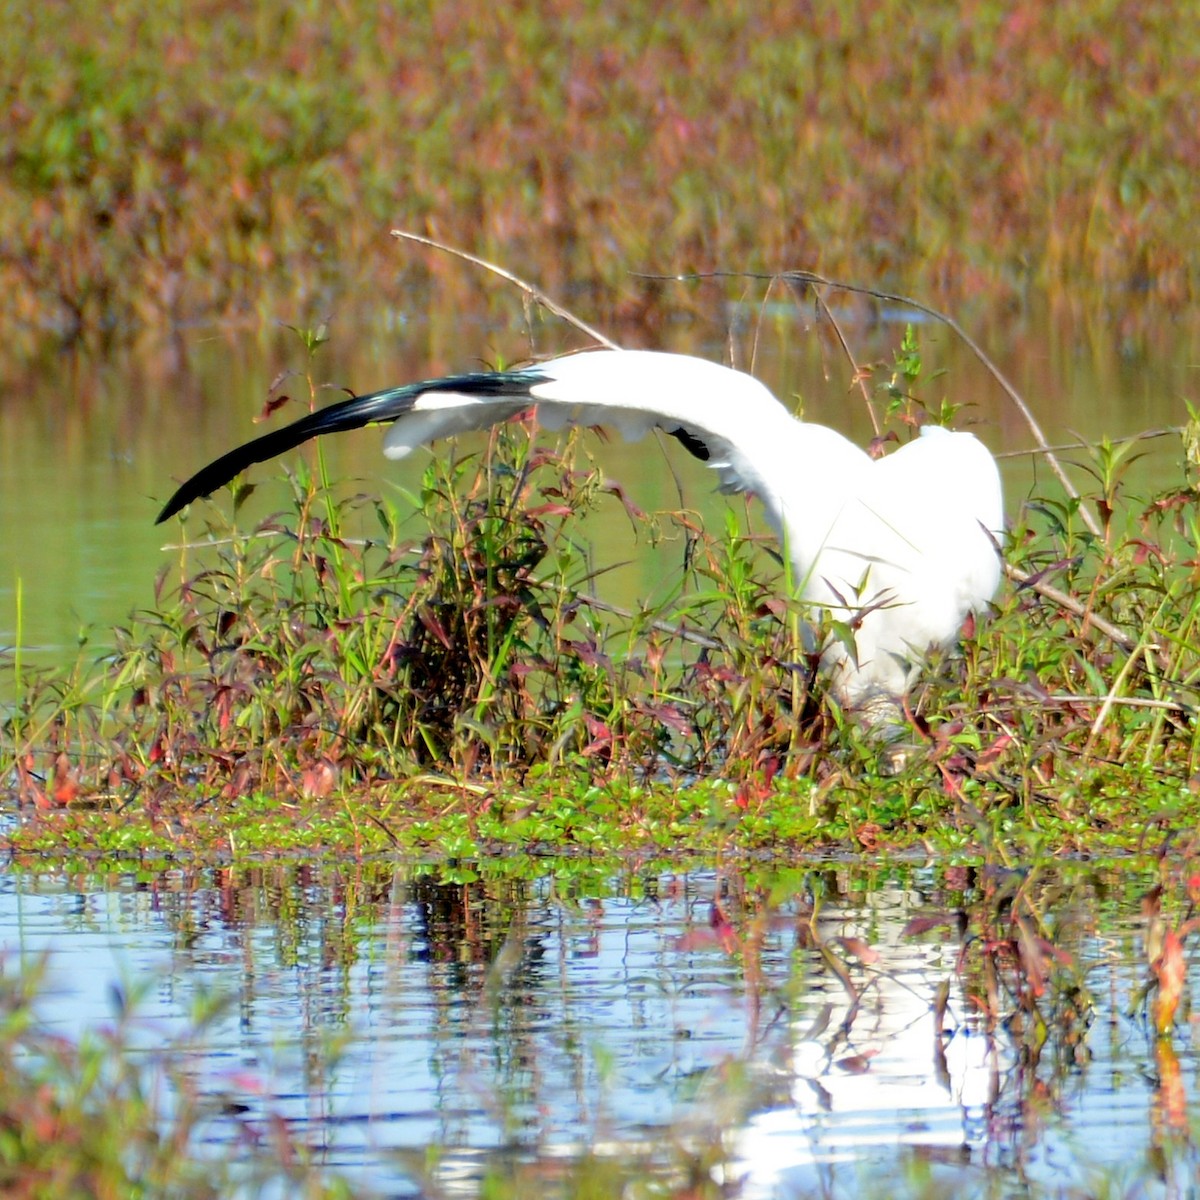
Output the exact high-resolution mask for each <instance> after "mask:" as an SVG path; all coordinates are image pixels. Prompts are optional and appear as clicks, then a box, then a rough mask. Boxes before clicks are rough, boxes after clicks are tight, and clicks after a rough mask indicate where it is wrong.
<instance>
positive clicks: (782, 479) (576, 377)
mask: <svg viewBox="0 0 1200 1200" xmlns="http://www.w3.org/2000/svg"><path fill="white" fill-rule="evenodd" d="M529 373H530V374H532V375H534V376H536V377H538V379H539V381H537V382H534V383H533V384H532V385H531V386H530V387H529V396H530V398H531V399H532V400H533V401H535V402H536V406H537V417H538V421H539V423H540V424H541V425H543V426H544V427H546V428H548V429H552V430H559V429H564V428H567V427H569V426H573V425H605V426H610V427H613V428H615V429H617V430H618V431H619V432H620V433H621V434H622V435H623V436H624V437H626V438H628V439H630V440H635V439H637V438H640V437H642V436H644V435H645V434H646V433H647V432H648V431H649V430H650V429H652V428H654V427H655V426H657V427H658V428H660V429H664V430H666V431H667V432H668V433H671V432H675V431H676V430H680V429H681V430H683V431H685V433H686V434H687V435H688V436H690V437H692V438H695V439H697V440H698V441H700V442H703V443H704V445H705V446H706V447H707V449H708V452H709V460H708V465H709V466H711V467H712V468H714V469H715V470H716V471H717V473H718V476H719V478H720V481H721V487H722V488H723V489H724V490H727V491H745V492H753V493H754V494H755V495H757V496H758V498H759V499H760V500H761V501H762V504H763V507H764V508H765V510H766V513H767V517H768V520H769V521H770V523H771V526H772V528H773V529H774V530H775V532H776V534H777V535H778V536H779V538H780V539H781V541H782V543H783V545H784V547H785V550H786V553H787V557H788V559H789V560H790V564H791V568H792V581H793V586H794V587H795V590H796V593H797V595H798V596H799V598H801V599H802V600H806V601H809V602H811V603H812V605H813V625H814V627H815V626H816V625H817V624H818V623H819V621H820V619H821V617H822V616H823V614H828V615H829V616H830V617H832V618H834V619H835V620H837V621H841V622H846V623H848V624H850V625H851V626H852V627H853V630H854V636H853V642H854V645H853V652H851V649H850V648H848V647H847V646H846V644H845V642H844V641H843V640H841V639H838V638H833V639H830V640H828V641H827V643H826V645H825V647H824V649H823V653H822V663H823V666H824V667H825V669H826V670H827V671H828V672H829V674H830V678H831V681H832V685H833V688H834V691H835V692H836V693H837V695H838V696H839V698H840V699H841V701H842V702H843V703H844V704H846V705H847V706H849V707H851V708H871V707H872V706H875V705H877V704H878V703H879V702H880V701H884V702H889V703H894V702H895V701H896V700H897V699H898V698H899V697H900V696H902V695H903V693H904V692H905V691H906V690H907V688H908V687H909V686H910V685H911V683H912V681H913V678H914V676H915V674H916V672H917V671H918V669H919V667H920V664H921V661H922V658H923V656H924V655H925V653H926V651H927V650H928V649H929V647H930V646H945V645H948V644H949V643H951V642H952V641H953V640H954V639H955V638H956V636H957V635H958V631H959V628H960V627H961V625H962V623H963V620H964V619H965V618H966V616H967V614H968V613H969V612H971V611H973V610H978V609H981V608H982V607H983V606H984V605H986V603H987V602H988V600H989V599H990V598H991V597H992V595H993V594H994V592H995V590H996V588H997V586H998V584H999V581H1000V556H999V550H998V543H999V540H1000V538H1001V537H1002V534H1003V508H1002V500H1001V490H1000V478H999V474H998V472H997V470H996V464H995V460H994V459H993V458H992V456H991V455H990V454H989V453H988V451H987V450H986V449H985V448H984V446H983V445H982V444H981V443H980V442H979V441H978V440H977V439H976V438H974V437H973V436H972V435H971V434H967V433H951V432H949V431H947V430H941V429H929V430H926V431H925V434H924V436H922V437H920V438H918V439H916V440H915V441H913V442H911V443H909V444H908V445H905V446H903V447H902V448H901V449H899V450H897V451H895V452H894V453H893V454H890V455H887V456H886V457H884V458H881V459H879V460H877V461H876V460H872V459H870V458H869V457H868V456H867V455H866V454H865V453H864V452H863V451H862V450H861V449H859V448H858V447H857V446H855V445H854V444H853V443H851V442H850V441H848V440H847V439H846V438H844V437H843V436H842V435H841V434H839V433H837V432H835V431H834V430H832V429H829V428H826V427H825V426H822V425H814V424H809V423H806V422H802V421H797V420H796V419H795V418H794V417H792V416H791V415H790V414H789V413H788V412H787V411H786V409H784V407H783V406H782V405H781V404H780V403H779V402H778V401H777V400H776V399H775V397H774V396H773V395H772V394H771V393H770V392H769V391H768V389H767V388H766V387H764V386H763V385H762V384H761V383H759V382H758V380H756V379H754V378H753V377H752V376H750V375H746V374H744V373H742V372H740V371H734V370H731V369H729V368H727V367H723V366H720V365H718V364H716V363H712V362H708V361H706V360H704V359H698V358H692V357H689V356H685V355H678V354H666V353H661V352H657V351H649V350H624V351H619V350H596V351H589V352H587V353H583V354H576V355H572V356H569V357H565V358H558V359H554V360H552V361H551V362H547V363H544V364H542V365H541V366H539V367H537V368H532V369H530V372H529ZM528 407H529V403H528V401H525V400H523V399H521V398H516V399H514V398H513V397H512V396H508V395H506V396H479V395H472V394H461V395H460V394H457V393H453V392H426V393H423V394H421V395H420V396H418V397H417V399H416V400H415V401H414V403H413V404H412V407H411V410H410V411H409V412H407V413H405V414H403V415H402V416H400V417H399V418H398V419H397V420H396V422H395V424H393V425H392V427H391V429H390V430H389V432H388V434H387V437H386V439H385V442H384V449H385V453H386V454H387V455H388V456H389V457H391V458H401V457H403V456H404V455H406V454H408V453H409V452H410V451H411V450H412V449H413V448H415V447H416V446H418V445H423V444H427V443H428V442H430V441H433V440H434V439H436V438H440V437H446V436H448V435H449V434H453V433H459V432H463V431H465V430H468V429H481V428H485V427H487V426H489V425H492V424H494V423H495V422H497V421H501V420H505V419H507V418H509V417H511V416H513V415H515V414H516V413H518V412H521V411H522V410H524V409H527V408H528Z"/></svg>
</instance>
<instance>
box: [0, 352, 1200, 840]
mask: <svg viewBox="0 0 1200 1200" xmlns="http://www.w3.org/2000/svg"><path fill="white" fill-rule="evenodd" d="M314 349H315V347H314V345H312V344H309V343H306V344H305V346H304V355H305V367H304V369H305V370H306V371H307V373H308V380H309V384H310V387H312V388H313V390H314V394H315V388H316V378H317V376H316V374H315V372H316V370H317V369H318V368H317V366H316V365H315V364H314V359H313V357H312V355H313V351H314ZM896 368H897V369H896V371H895V372H894V373H893V375H892V378H890V379H888V378H886V377H883V376H881V378H882V382H881V383H880V385H879V386H880V388H881V391H882V393H883V395H884V398H885V399H886V398H887V397H892V398H893V399H895V398H896V396H897V395H901V394H902V403H901V404H900V405H899V406H898V407H894V408H893V411H892V414H891V415H892V417H893V419H896V420H897V421H899V422H903V421H905V420H906V419H908V417H909V416H910V415H911V414H910V411H909V410H910V409H911V408H912V407H913V406H914V405H917V404H919V400H918V399H917V398H916V397H914V396H913V394H912V389H913V388H914V387H915V386H916V385H917V383H918V381H919V378H920V374H921V372H920V363H919V346H917V345H916V344H915V343H914V342H913V341H912V339H911V337H906V339H905V342H904V344H903V346H902V347H901V350H900V353H899V356H898V358H897V363H896ZM898 381H899V382H900V383H901V384H902V385H903V386H902V387H898ZM938 386H939V387H941V386H942V384H940V383H939V385H938ZM1193 445H1194V431H1190V430H1189V431H1185V435H1184V441H1183V446H1182V452H1181V456H1180V457H1181V463H1182V466H1181V469H1180V472H1179V475H1178V478H1176V479H1174V480H1171V479H1167V480H1160V481H1159V483H1160V491H1159V492H1158V493H1157V494H1154V495H1148V496H1136V495H1132V494H1129V493H1128V491H1127V474H1126V470H1127V467H1128V465H1129V462H1130V460H1131V459H1130V455H1129V453H1128V452H1125V451H1120V452H1119V451H1118V450H1117V449H1116V448H1114V447H1112V446H1109V445H1107V444H1101V445H1100V446H1098V447H1096V448H1095V450H1094V451H1093V452H1092V457H1091V464H1092V467H1091V475H1092V476H1093V478H1094V494H1093V495H1090V496H1087V497H1070V496H1066V495H1064V494H1062V493H1058V494H1053V493H1051V494H1048V495H1047V496H1045V497H1044V498H1042V499H1037V500H1034V501H1032V502H1030V503H1028V504H1027V505H1026V506H1025V509H1024V510H1023V511H1022V512H1020V513H1018V514H1016V517H1015V524H1014V527H1013V530H1012V535H1011V545H1010V547H1009V550H1008V556H1007V557H1008V560H1009V562H1010V564H1011V565H1012V566H1013V567H1014V568H1015V570H1016V571H1017V572H1018V576H1019V577H1020V578H1022V579H1024V580H1026V581H1030V582H1027V583H1022V584H1020V585H1010V586H1007V587H1006V588H1005V589H1004V590H1002V592H1001V594H1000V595H999V596H998V597H997V600H996V603H995V606H994V611H993V612H992V614H991V615H990V616H989V617H988V618H987V619H985V620H983V621H982V622H981V623H980V626H979V628H978V630H977V635H976V636H975V637H973V638H969V639H967V641H966V642H965V647H964V653H963V654H962V655H961V656H955V655H948V656H944V658H943V660H942V661H940V662H935V663H933V664H931V666H930V669H929V670H928V671H927V672H926V673H925V676H924V679H923V682H922V684H921V685H920V686H919V687H918V688H917V689H915V690H914V692H913V693H912V695H911V696H910V701H911V704H912V710H913V733H912V737H913V740H914V743H915V744H914V749H913V751H912V753H911V754H910V755H909V758H908V762H907V765H906V766H905V768H904V770H903V771H901V772H900V773H899V774H890V773H888V772H887V771H886V770H885V769H884V766H885V764H884V762H883V761H882V760H881V756H880V753H879V747H878V746H877V745H876V744H875V743H873V742H872V741H871V739H870V738H869V737H867V736H866V735H865V734H864V732H863V731H862V729H861V728H860V727H859V726H858V725H857V724H856V723H855V722H853V721H848V720H846V719H845V718H844V716H843V714H842V713H840V712H839V711H838V709H837V706H836V705H835V704H834V703H833V702H832V700H831V699H830V698H829V697H828V696H826V695H825V694H824V692H823V690H822V687H821V683H820V680H819V678H817V676H816V672H815V664H814V662H813V661H812V659H811V657H810V656H807V655H806V654H805V652H804V650H803V649H802V647H801V644H800V639H799V635H798V629H799V618H800V617H801V616H802V614H801V613H799V612H798V611H797V607H796V605H795V604H792V603H789V602H788V601H787V599H786V598H785V595H784V592H785V589H784V585H783V580H782V578H781V572H780V569H779V568H778V566H777V565H776V563H775V562H774V560H773V559H772V558H771V557H770V556H769V555H768V554H767V553H766V549H767V548H766V547H764V546H762V545H760V544H759V543H758V541H757V540H756V539H754V538H753V537H751V536H749V535H747V534H746V533H745V531H744V530H743V528H742V526H741V524H740V522H739V521H738V520H736V519H734V517H733V515H732V511H731V513H730V519H729V520H728V521H727V522H726V524H725V526H724V527H723V528H721V529H718V530H716V531H714V532H713V533H711V534H707V535H705V534H701V533H699V532H698V531H696V530H695V529H694V528H693V527H692V521H691V517H690V516H689V514H686V513H659V514H648V515H647V514H641V513H639V512H637V511H636V510H633V509H631V508H629V507H628V505H624V508H623V510H620V509H618V511H623V515H622V519H627V520H632V521H634V522H635V524H637V525H638V526H639V527H640V528H641V529H642V532H643V535H644V537H645V539H646V540H647V541H648V542H650V543H653V541H654V539H655V538H656V537H658V536H660V535H661V533H662V531H663V529H664V528H665V527H666V526H667V525H669V524H672V523H673V524H675V525H676V526H679V527H680V529H681V530H682V532H684V533H685V534H686V535H687V536H688V537H689V538H691V539H692V545H693V552H692V553H691V555H690V556H689V559H688V565H687V566H686V568H682V569H680V571H679V574H678V577H677V578H674V579H672V580H669V581H667V582H666V584H665V586H664V587H663V588H662V589H661V597H662V598H661V599H660V600H659V602H658V603H657V605H656V606H655V607H654V608H653V609H651V610H647V611H642V612H636V613H627V614H622V613H618V612H615V611H613V610H611V609H610V608H609V607H608V606H607V605H605V604H604V603H603V601H602V599H601V598H599V597H598V596H597V594H596V593H597V592H599V593H600V596H602V594H603V580H602V579H599V580H598V579H596V578H594V576H593V572H592V569H591V567H590V565H589V556H588V553H587V549H586V543H587V525H588V521H589V519H596V518H597V517H598V516H599V511H598V510H602V509H605V510H606V511H608V512H612V511H613V510H614V508H616V506H619V505H623V503H624V502H623V499H622V498H621V497H620V494H619V493H616V494H610V493H612V491H613V489H612V488H611V486H610V485H608V484H606V483H605V481H604V479H603V477H602V475H601V474H600V472H598V471H597V470H596V469H595V468H594V467H593V466H592V464H591V463H590V462H589V460H588V459H587V456H586V454H585V453H584V451H583V450H582V448H581V447H582V443H581V442H580V441H579V440H578V439H574V438H573V439H568V440H567V441H565V442H564V443H563V444H562V447H561V452H559V453H552V452H551V451H550V450H548V449H546V448H545V447H544V446H542V445H541V443H539V442H537V441H530V439H529V437H528V434H527V431H526V430H524V429H520V428H512V427H506V428H502V429H499V430H497V431H496V432H495V433H494V434H493V435H492V437H491V439H490V441H489V443H488V445H487V448H486V450H485V451H483V452H480V453H475V454H455V453H450V454H447V455H440V456H438V457H437V458H436V459H433V460H431V463H430V466H429V467H428V469H427V471H426V473H425V476H424V478H423V480H422V483H421V486H420V491H419V494H418V495H414V496H411V497H407V496H400V497H399V498H398V499H396V500H392V499H382V500H381V499H367V498H364V497H361V496H353V497H350V498H346V497H344V495H343V494H342V491H341V490H340V489H339V488H338V487H337V486H336V485H334V484H331V482H330V481H329V480H328V479H327V477H326V475H327V473H326V471H325V468H324V463H323V458H321V457H320V455H318V459H317V467H316V471H315V473H314V474H311V475H310V473H309V472H308V471H307V469H306V468H304V467H302V466H301V467H299V468H298V469H297V471H296V474H295V475H294V476H293V477H292V491H291V506H290V509H289V510H288V511H287V512H283V513H278V514H276V515H274V516H272V517H269V518H268V519H267V520H266V521H264V522H262V523H261V524H260V525H259V526H258V527H257V528H254V529H250V530H243V529H242V528H241V527H240V526H239V524H238V521H237V505H238V501H239V500H240V499H241V498H243V497H244V496H245V495H246V494H247V488H246V485H244V484H243V485H239V487H238V488H236V489H235V490H234V493H233V495H234V511H233V515H232V517H231V516H229V515H227V511H228V504H227V502H226V501H225V500H224V499H222V498H217V499H216V500H215V501H213V502H211V503H207V504H205V505H203V506H194V507H195V511H194V512H193V513H192V514H191V515H190V517H189V520H188V522H187V529H188V531H191V532H193V535H194V531H195V530H196V528H197V526H198V524H199V521H200V519H201V516H202V515H203V519H204V520H205V521H206V522H207V527H208V534H209V535H210V536H209V537H208V538H201V539H200V541H199V542H190V543H184V544H183V548H182V549H181V550H180V551H179V559H178V562H177V564H176V565H175V566H174V567H172V568H170V569H169V570H167V571H165V572H164V574H163V576H162V577H161V578H160V580H159V588H158V592H157V595H158V600H159V602H158V604H157V605H156V607H155V608H154V609H153V610H150V611H147V612H144V613H141V614H137V615H135V617H134V618H133V619H132V620H131V622H130V623H129V625H128V626H127V627H126V628H123V629H121V630H118V631H117V642H118V648H117V651H116V653H115V654H113V655H112V656H111V657H108V658H106V659H104V660H101V661H99V662H96V661H92V660H89V659H87V658H85V657H81V658H80V659H79V661H78V662H77V664H76V665H75V667H74V668H73V669H69V670H52V671H48V672H41V673H38V672H35V671H34V670H32V669H31V668H30V667H29V666H28V664H25V663H21V662H20V661H19V660H18V659H17V658H16V657H15V656H13V655H8V656H6V657H5V658H4V659H2V660H0V670H5V671H7V672H8V673H9V674H10V675H11V676H12V679H11V692H12V694H13V695H15V696H16V697H17V701H16V703H15V704H14V705H13V706H12V708H11V709H10V710H9V711H8V712H7V713H6V714H5V717H4V722H3V726H2V727H0V769H2V770H3V772H4V776H5V778H6V779H7V780H8V781H9V785H8V791H9V796H10V799H11V802H12V803H13V804H14V805H15V806H16V807H17V809H18V810H19V812H20V814H21V818H22V819H21V820H19V821H18V822H17V823H16V824H15V825H14V827H13V828H12V829H11V830H10V831H9V832H8V833H7V835H6V840H7V842H8V844H9V846H10V847H11V848H12V849H14V850H41V851H52V852H55V853H60V854H68V855H73V854H76V853H80V852H83V851H85V850H86V848H88V847H91V848H92V849H93V850H94V851H96V852H100V853H105V854H122V855H131V856H135V857H136V856H146V855H149V856H151V857H158V856H169V855H172V854H178V853H184V852H199V853H203V854H214V853H215V854H221V855H225V854H228V855H230V856H232V857H234V858H236V857H238V856H239V855H242V854H256V853H270V852H273V851H283V850H287V851H292V850H317V849H325V850H329V849H338V850H341V851H344V852H347V853H352V854H357V855H361V854H369V853H374V852H377V851H381V850H390V849H397V848H400V849H404V850H409V851H421V852H424V851H427V850H431V849H432V850H434V851H436V852H438V853H440V854H444V855H450V856H456V857H470V856H473V855H475V854H477V853H480V852H484V851H487V850H489V849H494V848H506V847H514V846H515V847H531V846H547V847H561V846H573V847H576V848H578V849H580V850H586V851H590V852H596V851H603V850H604V849H616V848H634V847H638V848H659V849H661V848H663V847H674V848H677V849H678V848H683V847H686V848H688V849H690V850H693V851H696V852H701V853H706V854H712V853H720V854H737V853H740V852H744V851H750V850H760V849H764V848H774V849H783V848H791V849H796V848H803V849H807V850H815V849H819V848H853V849H859V850H868V851H871V850H875V849H878V848H880V847H885V846H893V847H894V846H909V845H917V844H923V845H934V846H938V847H940V848H942V849H956V850H957V849H963V848H966V847H974V848H976V849H979V848H983V849H985V850H987V849H991V848H997V852H998V853H999V854H1000V855H1001V857H1005V856H1006V855H1011V854H1021V853H1029V854H1037V853H1041V852H1045V851H1060V852H1070V851H1076V850H1097V849H1100V848H1108V849H1112V848H1117V847H1125V848H1129V847H1133V846H1138V845H1140V844H1142V843H1143V841H1144V839H1145V838H1146V837H1147V836H1152V835H1153V833H1154V831H1156V830H1161V829H1162V828H1164V827H1165V828H1176V829H1186V828H1188V827H1189V826H1194V824H1195V820H1196V817H1197V814H1198V812H1200V799H1198V797H1197V795H1196V791H1195V789H1194V786H1193V780H1194V779H1195V777H1196V775H1197V772H1198V769H1200V764H1198V746H1197V733H1196V727H1195V719H1194V718H1195V711H1196V693H1197V688H1198V686H1200V678H1198V675H1200V655H1198V637H1200V634H1198V626H1197V620H1198V614H1200V607H1198V606H1200V601H1198V600H1197V593H1196V590H1195V587H1194V584H1193V576H1194V560H1193V555H1194V550H1193V547H1194V545H1195V544H1196V539H1197V534H1198V533H1200V530H1198V529H1197V528H1196V519H1195V514H1194V504H1192V502H1191V497H1192V495H1193V491H1194V480H1195V473H1196V469H1197V467H1196V463H1195V461H1194V452H1192V451H1191V450H1189V447H1191V446H1193ZM1189 455H1191V457H1189ZM1093 513H1094V514H1095V515H1091V514H1093ZM589 514H591V516H590V517H589ZM351 533H353V534H354V536H351ZM1048 585H1049V586H1048ZM1039 588H1040V589H1041V590H1038V589H1039ZM6 682H7V681H6ZM1005 846H1009V847H1010V850H1009V851H1005V850H1004V849H1003V847H1005Z"/></svg>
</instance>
